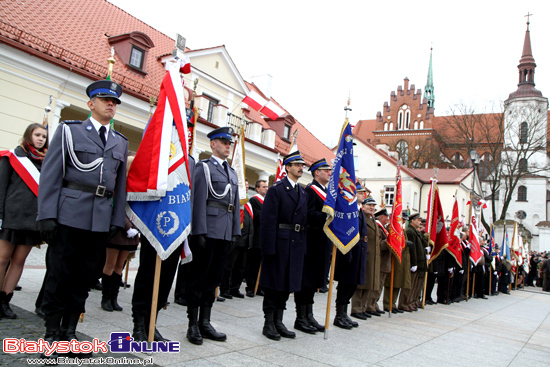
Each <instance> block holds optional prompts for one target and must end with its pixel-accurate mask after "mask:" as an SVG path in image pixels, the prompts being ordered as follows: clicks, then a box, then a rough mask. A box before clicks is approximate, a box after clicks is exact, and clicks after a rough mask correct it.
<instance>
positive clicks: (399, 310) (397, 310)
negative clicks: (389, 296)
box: [392, 308, 405, 313]
mask: <svg viewBox="0 0 550 367" xmlns="http://www.w3.org/2000/svg"><path fill="white" fill-rule="evenodd" d="M392 311H395V313H403V312H405V311H403V310H402V309H400V308H394V309H393V310H392Z"/></svg>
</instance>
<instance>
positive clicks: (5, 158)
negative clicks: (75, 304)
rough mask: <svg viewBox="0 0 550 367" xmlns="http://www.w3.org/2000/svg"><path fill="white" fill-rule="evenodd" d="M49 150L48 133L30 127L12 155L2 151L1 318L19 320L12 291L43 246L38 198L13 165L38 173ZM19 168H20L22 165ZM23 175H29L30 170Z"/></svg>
mask: <svg viewBox="0 0 550 367" xmlns="http://www.w3.org/2000/svg"><path fill="white" fill-rule="evenodd" d="M47 149H48V131H47V130H46V128H45V127H44V126H42V125H40V124H31V125H29V126H28V127H27V129H26V130H25V133H24V134H23V138H22V139H21V144H20V145H19V146H17V147H16V148H15V149H14V150H13V152H8V151H3V152H0V153H1V155H2V159H1V160H0V287H1V291H0V317H4V318H8V319H15V318H16V317H17V315H16V314H15V313H14V312H13V310H12V309H11V308H10V305H9V303H10V301H11V299H12V297H13V290H14V288H15V286H16V285H17V282H18V281H19V278H21V274H22V273H23V266H24V265H25V260H26V259H27V256H28V255H29V253H30V251H31V249H32V247H33V246H36V245H39V244H40V243H42V239H41V238H40V232H39V231H38V225H37V222H36V214H37V211H38V204H37V197H36V195H35V194H34V192H33V191H32V190H31V189H30V188H29V186H28V184H27V182H26V181H24V179H23V178H21V175H20V174H19V173H18V172H22V171H17V170H16V169H15V168H14V167H13V166H12V164H11V163H10V162H23V166H25V164H27V167H30V170H32V171H34V172H35V173H36V170H37V171H38V172H39V171H40V168H41V166H42V161H43V160H44V156H45V155H46V151H47ZM10 155H13V156H12V158H11V160H10V157H9V156H10ZM16 157H18V158H16ZM17 167H18V169H21V168H19V167H21V165H19V164H18V165H17ZM33 167H34V168H36V170H34V168H33ZM23 169H24V168H23ZM24 172H30V171H29V168H27V169H24ZM23 176H24V177H25V176H27V174H23ZM31 185H32V184H31ZM8 264H9V267H8ZM6 268H7V271H6Z"/></svg>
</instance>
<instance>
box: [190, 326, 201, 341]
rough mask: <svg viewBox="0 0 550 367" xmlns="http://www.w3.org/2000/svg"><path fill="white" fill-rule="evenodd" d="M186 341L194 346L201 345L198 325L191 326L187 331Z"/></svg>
mask: <svg viewBox="0 0 550 367" xmlns="http://www.w3.org/2000/svg"><path fill="white" fill-rule="evenodd" d="M187 340H189V342H191V343H192V344H195V345H201V344H202V335H201V332H200V331H199V326H198V325H196V324H195V325H191V326H189V328H188V329H187Z"/></svg>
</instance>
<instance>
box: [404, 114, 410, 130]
mask: <svg viewBox="0 0 550 367" xmlns="http://www.w3.org/2000/svg"><path fill="white" fill-rule="evenodd" d="M410 122H411V111H409V110H407V111H406V112H405V129H406V130H409V128H410Z"/></svg>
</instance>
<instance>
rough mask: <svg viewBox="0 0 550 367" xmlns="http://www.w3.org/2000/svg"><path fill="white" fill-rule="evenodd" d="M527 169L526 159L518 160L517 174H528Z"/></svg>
mask: <svg viewBox="0 0 550 367" xmlns="http://www.w3.org/2000/svg"><path fill="white" fill-rule="evenodd" d="M528 171H529V169H528V167H527V159H525V158H521V159H520V160H519V172H520V173H525V172H528Z"/></svg>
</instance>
